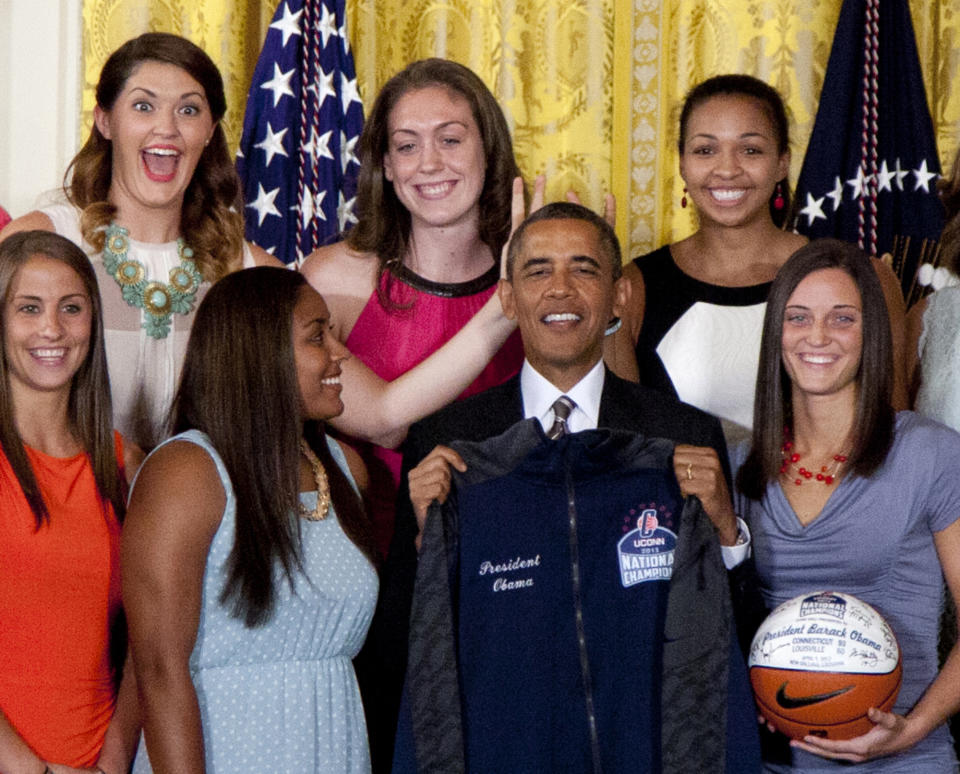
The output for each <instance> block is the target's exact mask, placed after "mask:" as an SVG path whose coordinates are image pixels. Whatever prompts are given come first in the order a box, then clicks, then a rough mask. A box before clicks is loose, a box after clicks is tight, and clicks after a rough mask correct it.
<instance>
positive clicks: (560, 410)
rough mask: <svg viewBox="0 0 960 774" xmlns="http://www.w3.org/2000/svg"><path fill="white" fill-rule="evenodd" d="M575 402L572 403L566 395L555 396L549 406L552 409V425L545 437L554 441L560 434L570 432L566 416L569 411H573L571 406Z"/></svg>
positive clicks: (568, 414)
mask: <svg viewBox="0 0 960 774" xmlns="http://www.w3.org/2000/svg"><path fill="white" fill-rule="evenodd" d="M576 405H577V404H576V403H574V402H573V401H572V400H570V398H568V397H567V396H566V395H561V396H560V397H559V398H557V399H556V400H555V401H554V403H553V405H552V406H551V407H550V408H551V409H553V416H554V420H553V427H551V428H550V431H549V432H548V433H547V438H549V439H550V440H551V441H556V440H557V439H558V438H559V437H560V436H562V435H566V434H567V433H569V432H570V428H568V427H567V418H568V417H569V416H570V412H571V411H573V407H574V406H576Z"/></svg>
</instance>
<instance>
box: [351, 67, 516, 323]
mask: <svg viewBox="0 0 960 774" xmlns="http://www.w3.org/2000/svg"><path fill="white" fill-rule="evenodd" d="M429 86H439V87H441V88H445V89H448V90H449V91H451V92H452V93H454V94H457V95H459V96H461V97H463V98H464V99H465V100H466V101H467V102H468V103H469V105H470V110H471V112H472V113H473V118H474V120H475V121H476V122H477V128H478V129H479V131H480V139H481V141H482V143H483V155H484V160H485V162H486V171H485V176H484V181H483V190H482V191H481V192H480V200H479V203H478V204H479V208H480V216H479V221H480V222H479V230H480V239H481V240H482V241H483V243H484V244H486V245H487V246H488V247H489V248H490V250H491V252H492V253H493V255H494V256H499V255H500V251H501V250H502V249H503V246H504V245H505V244H506V243H507V239H508V238H509V236H510V198H511V192H512V186H513V179H514V178H515V177H517V176H518V175H519V174H520V170H519V168H518V167H517V162H516V160H515V159H514V157H513V143H512V141H511V139H510V129H509V127H508V126H507V121H506V119H505V118H504V116H503V111H502V110H501V109H500V105H499V104H497V101H496V99H495V98H494V96H493V94H491V93H490V90H489V89H488V88H487V87H486V85H485V84H484V83H483V81H482V80H480V78H479V77H478V76H477V75H476V73H474V72H473V71H472V70H470V69H468V68H466V67H464V66H463V65H461V64H457V63H456V62H451V61H449V60H447V59H421V60H420V61H418V62H413V63H412V64H409V65H407V67H405V68H404V69H403V70H401V71H400V72H399V73H397V74H396V75H394V76H393V77H392V78H391V79H390V80H389V81H387V82H386V84H384V86H383V88H382V89H381V90H380V93H379V94H378V95H377V99H376V101H375V102H374V103H373V109H372V110H371V111H370V115H369V116H368V117H367V120H366V123H365V124H364V127H363V133H362V134H361V135H360V142H359V158H360V178H359V180H358V181H357V203H356V209H355V213H356V215H357V219H358V222H357V225H356V226H354V227H353V228H352V229H351V230H350V232H349V233H348V234H347V244H348V245H350V247H351V248H353V249H354V250H357V251H359V252H364V253H374V254H376V256H377V259H378V262H379V269H378V272H377V291H378V293H379V292H380V286H381V283H380V280H381V279H382V278H383V276H384V273H385V272H387V271H388V270H389V269H390V267H391V266H393V265H396V266H399V265H400V263H401V262H402V261H403V257H404V254H405V253H406V251H407V246H408V243H409V240H410V213H409V211H408V210H407V208H406V207H404V206H403V204H402V203H401V202H400V200H399V199H398V198H397V195H396V194H395V193H394V190H393V185H391V184H389V183H388V182H387V180H386V178H385V177H384V173H383V157H384V155H385V154H386V152H387V143H388V140H389V119H390V113H391V112H392V111H393V107H394V105H396V104H397V101H398V100H399V99H400V98H401V97H403V96H404V95H405V94H408V93H409V92H411V91H417V90H419V89H424V88H427V87H429ZM380 295H381V301H383V303H384V305H385V306H386V307H387V308H391V307H392V306H394V304H392V303H391V302H390V301H389V295H388V294H383V293H381V294H380Z"/></svg>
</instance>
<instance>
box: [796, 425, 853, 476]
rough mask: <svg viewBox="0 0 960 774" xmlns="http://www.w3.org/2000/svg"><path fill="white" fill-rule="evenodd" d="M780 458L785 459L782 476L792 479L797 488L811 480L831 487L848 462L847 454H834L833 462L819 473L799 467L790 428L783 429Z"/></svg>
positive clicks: (821, 467) (821, 468)
mask: <svg viewBox="0 0 960 774" xmlns="http://www.w3.org/2000/svg"><path fill="white" fill-rule="evenodd" d="M780 456H781V458H782V459H783V464H782V465H781V466H780V475H781V476H786V477H787V478H792V479H793V483H794V484H796V485H797V486H800V485H801V484H802V483H804V481H805V480H810V479H811V478H815V479H816V480H817V481H822V482H823V484H824V486H830V485H831V484H833V482H834V481H836V480H837V478H838V476H839V474H840V468H841V467H842V466H843V463H844V462H846V461H847V455H846V454H834V455H833V460H832V461H831V462H830V463H829V464H827V465H821V466H820V472H818V473H815V472H813V471H812V470H807V468H805V467H804V466H803V465H797V463H798V462H800V455H799V454H797V453H796V452H795V451H793V441H792V440H790V428H789V427H785V428H783V446H782V447H781V448H780Z"/></svg>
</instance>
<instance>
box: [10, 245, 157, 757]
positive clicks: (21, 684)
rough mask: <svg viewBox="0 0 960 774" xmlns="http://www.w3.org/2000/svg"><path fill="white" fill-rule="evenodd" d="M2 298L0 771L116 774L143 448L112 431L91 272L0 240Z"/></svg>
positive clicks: (71, 250) (75, 260)
mask: <svg viewBox="0 0 960 774" xmlns="http://www.w3.org/2000/svg"><path fill="white" fill-rule="evenodd" d="M0 302H2V308H0V314H2V316H3V317H2V320H3V323H2V325H0V332H2V338H3V356H2V357H0V554H2V556H3V560H2V561H0V622H2V623H0V653H2V654H3V657H2V659H0V771H2V772H4V774H68V773H69V772H81V771H82V772H102V774H122V772H126V771H127V770H128V768H129V763H130V760H131V758H132V755H133V748H134V745H135V744H136V735H137V729H138V721H137V697H136V686H135V684H134V682H133V670H132V669H130V670H125V672H124V674H125V675H126V676H127V677H126V678H125V679H124V680H123V681H122V682H121V683H120V684H119V685H118V682H119V672H120V670H118V669H115V666H116V665H115V664H114V660H113V659H112V658H111V655H112V654H115V653H116V652H117V650H118V649H119V650H120V652H121V653H122V648H123V634H122V633H123V631H124V626H123V617H122V615H121V610H120V577H119V537H120V520H121V519H122V517H123V509H124V495H125V491H126V480H125V476H124V471H125V470H128V471H131V472H132V471H134V470H135V469H136V465H137V464H138V463H139V457H140V454H139V450H137V449H136V448H135V447H132V446H130V445H128V446H127V447H126V449H124V445H123V442H122V439H121V438H120V435H119V434H116V433H114V432H113V430H112V428H111V406H110V388H109V385H108V382H107V364H106V356H105V354H104V344H103V320H102V317H101V306H100V296H99V294H98V291H97V280H96V277H95V275H94V273H93V269H92V267H91V265H90V261H89V260H88V259H87V257H86V255H84V253H83V252H82V251H81V250H80V249H79V248H78V247H76V246H75V245H73V244H72V243H71V242H70V241H68V240H67V239H64V238H63V237H60V236H57V235H56V234H51V233H48V232H42V231H25V232H21V233H19V234H15V235H14V236H11V237H10V238H8V239H6V240H4V241H3V242H2V243H0ZM118 634H119V635H120V636H119V637H118V636H117V635H118Z"/></svg>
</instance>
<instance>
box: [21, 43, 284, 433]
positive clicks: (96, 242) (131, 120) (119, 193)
mask: <svg viewBox="0 0 960 774" xmlns="http://www.w3.org/2000/svg"><path fill="white" fill-rule="evenodd" d="M96 97H97V105H96V107H95V108H94V126H93V128H92V129H91V132H90V137H89V139H88V140H87V142H86V144H85V145H84V147H83V148H82V149H81V150H80V152H79V153H78V154H77V156H76V157H75V158H74V160H73V162H72V163H71V165H70V168H69V170H68V172H67V177H66V180H65V184H64V193H65V196H66V199H67V201H65V202H62V203H58V204H54V205H52V206H49V207H45V208H43V209H41V210H37V211H35V212H32V213H29V214H27V215H25V216H23V217H21V218H18V219H17V220H15V221H13V222H12V223H11V224H9V225H8V226H7V228H6V229H5V230H4V232H3V235H4V236H5V235H7V234H10V233H13V232H15V231H21V230H24V229H43V230H47V231H56V232H57V233H59V234H62V235H63V236H66V237H67V238H68V239H70V240H71V241H73V242H74V243H76V244H78V245H80V246H81V247H82V248H83V249H84V252H86V253H87V255H88V256H89V258H90V261H91V263H92V264H93V266H94V269H95V271H96V274H97V281H98V283H99V286H100V292H101V294H102V296H103V299H104V318H105V326H106V331H105V332H106V340H107V363H108V367H109V370H110V383H111V387H112V390H113V405H114V420H115V424H116V426H117V428H118V429H119V430H120V431H121V432H123V433H124V435H125V436H127V437H130V438H131V439H132V440H134V441H135V442H136V443H137V444H138V445H140V446H142V447H143V448H146V449H149V448H152V447H153V446H154V445H155V444H156V443H157V442H158V441H159V440H160V439H161V438H162V432H163V431H162V426H163V420H164V418H165V416H166V413H167V410H168V409H169V407H170V402H171V400H172V399H173V392H174V389H175V387H176V381H177V376H178V374H179V371H180V363H181V361H182V359H183V353H184V350H185V348H186V344H187V337H188V335H189V333H190V326H191V325H192V324H193V316H194V309H195V307H196V304H197V303H198V302H199V301H200V299H201V298H202V297H203V295H204V293H205V292H206V290H207V288H208V287H209V286H210V283H212V282H215V281H216V280H218V279H219V278H220V277H222V276H224V275H225V274H227V273H229V272H231V271H234V270H236V269H240V268H242V267H244V266H253V265H254V264H255V263H276V261H275V259H273V258H272V257H270V256H269V255H267V254H266V253H265V252H264V251H263V250H260V249H259V248H257V247H252V246H250V245H248V244H246V243H245V242H244V240H243V219H242V216H241V214H240V213H242V212H243V207H242V203H241V199H240V192H241V189H240V184H239V181H238V179H237V177H236V173H235V171H234V167H233V161H232V159H231V157H230V154H229V152H228V149H227V143H226V137H225V135H224V132H223V128H222V127H221V125H220V119H221V118H222V117H223V114H224V112H225V111H226V101H225V98H224V94H223V81H222V79H221V77H220V73H219V71H218V70H217V67H216V65H215V64H214V63H213V62H212V61H211V60H210V58H209V57H208V56H207V55H206V54H205V53H204V52H203V51H202V50H201V49H199V48H198V47H197V46H195V45H194V44H193V43H191V42H189V41H187V40H185V39H183V38H180V37H177V36H176V35H169V34H165V33H148V34H146V35H141V36H140V37H138V38H135V39H133V40H130V41H128V42H126V43H125V44H124V45H122V46H121V47H120V48H119V49H117V50H116V51H115V52H114V53H113V54H111V56H110V57H109V58H108V59H107V61H106V63H105V64H104V66H103V69H102V71H101V73H100V79H99V82H98V84H97V91H96Z"/></svg>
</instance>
